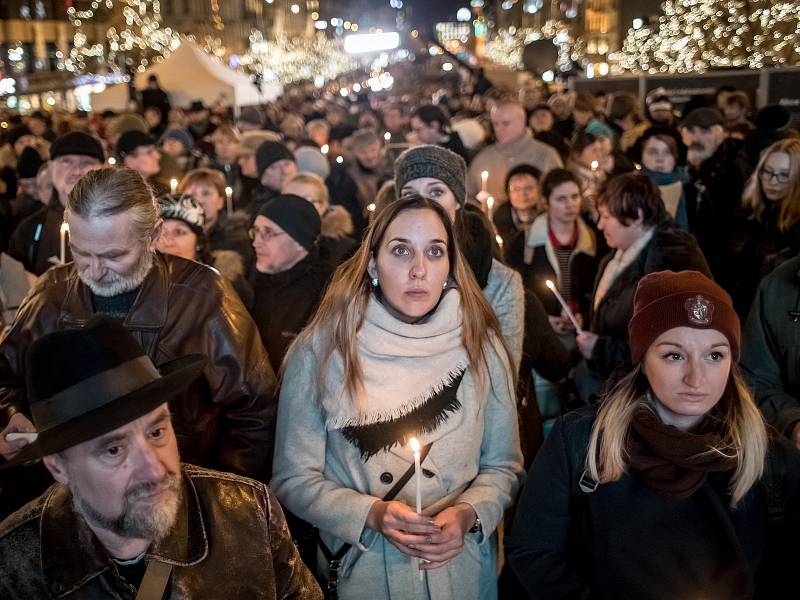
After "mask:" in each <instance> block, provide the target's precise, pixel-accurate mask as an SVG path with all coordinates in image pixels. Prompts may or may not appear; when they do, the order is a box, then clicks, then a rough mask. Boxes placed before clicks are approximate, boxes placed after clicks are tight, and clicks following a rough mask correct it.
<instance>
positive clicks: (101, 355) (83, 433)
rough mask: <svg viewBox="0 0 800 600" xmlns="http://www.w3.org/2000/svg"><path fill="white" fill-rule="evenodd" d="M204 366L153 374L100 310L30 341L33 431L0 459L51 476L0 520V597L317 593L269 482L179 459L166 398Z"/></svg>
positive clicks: (313, 597) (169, 365)
mask: <svg viewBox="0 0 800 600" xmlns="http://www.w3.org/2000/svg"><path fill="white" fill-rule="evenodd" d="M205 362H206V359H205V357H204V356H203V355H201V354H191V355H187V356H182V357H178V358H173V359H172V360H170V361H167V362H166V363H164V364H163V365H162V366H161V369H157V368H156V367H155V365H154V364H153V362H152V361H151V360H150V358H149V357H148V356H147V355H146V354H144V353H143V352H142V350H141V348H140V347H139V344H138V342H137V340H136V339H135V338H134V337H133V336H132V335H131V334H130V333H129V332H128V331H126V329H125V327H124V326H123V325H122V324H121V323H120V322H119V321H117V320H113V319H110V318H108V317H102V316H97V317H93V318H92V319H91V320H90V321H89V322H88V323H87V324H86V326H85V327H84V328H82V329H73V330H66V331H58V332H54V333H49V334H46V335H44V336H42V337H41V338H39V339H38V340H37V341H35V342H34V343H33V344H32V345H31V348H30V351H29V353H28V367H29V368H28V372H27V380H28V381H27V382H28V391H29V395H30V409H31V415H32V418H33V422H34V424H35V427H36V429H37V430H38V431H39V433H38V435H36V436H35V439H32V440H30V443H29V444H28V445H27V446H26V447H25V448H24V449H22V450H21V451H20V452H19V453H18V454H17V456H16V457H15V458H14V459H13V460H12V461H10V462H9V463H7V464H6V465H5V466H4V467H3V468H8V467H14V466H17V465H22V464H25V463H27V462H29V461H31V460H35V459H42V460H43V461H44V464H45V466H46V467H47V469H48V470H49V471H50V473H51V474H52V475H53V477H54V478H55V480H56V482H57V483H56V484H55V485H53V486H51V487H50V488H49V489H48V490H47V491H46V492H45V493H44V494H43V495H42V496H40V497H39V498H37V499H36V500H34V501H33V502H31V503H29V504H28V505H27V506H25V507H24V508H22V509H20V510H18V511H17V512H15V513H14V514H13V515H11V516H10V517H9V518H8V519H6V520H5V521H3V522H2V523H0V564H2V565H3V576H2V577H0V598H4V599H7V600H15V599H25V600H28V599H31V598H65V599H68V598H75V599H77V598H110V599H125V600H128V599H133V598H134V596H135V597H136V598H137V600H138V599H142V600H144V599H146V600H160V599H161V598H163V597H164V596H165V594H166V596H167V597H169V598H177V597H180V598H186V599H192V598H212V597H213V598H252V599H257V600H258V599H264V600H273V599H278V598H287V599H288V598H297V599H308V600H320V599H321V598H322V592H321V591H320V589H319V587H318V585H317V583H316V582H315V581H314V578H313V576H312V575H311V573H310V572H309V570H308V569H307V568H306V566H305V565H304V564H303V563H302V561H301V560H300V557H299V555H298V553H297V549H296V548H295V546H294V544H293V543H292V540H291V537H290V535H289V531H288V528H287V526H286V522H285V520H284V517H283V513H282V512H281V509H280V506H279V505H278V502H277V501H276V500H275V498H274V496H273V495H272V492H271V491H270V490H269V489H268V488H267V486H266V485H264V484H263V483H258V482H257V481H254V480H252V479H248V478H246V477H239V476H236V475H231V474H226V473H219V472H216V471H211V470H208V469H202V468H199V467H193V466H191V465H181V462H180V456H179V454H178V445H177V441H176V439H175V431H174V430H173V428H172V423H171V420H170V411H169V408H168V406H167V403H168V401H169V400H170V399H171V397H172V396H173V395H174V394H176V393H179V392H180V391H181V390H184V389H185V388H187V387H188V386H189V385H191V383H192V381H194V380H195V379H196V378H197V377H198V376H199V375H200V374H201V373H202V370H203V367H204V363H205Z"/></svg>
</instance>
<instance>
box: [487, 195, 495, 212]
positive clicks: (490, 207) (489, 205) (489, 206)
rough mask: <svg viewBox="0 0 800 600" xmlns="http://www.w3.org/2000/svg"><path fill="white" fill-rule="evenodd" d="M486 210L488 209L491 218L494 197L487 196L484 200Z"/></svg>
mask: <svg viewBox="0 0 800 600" xmlns="http://www.w3.org/2000/svg"><path fill="white" fill-rule="evenodd" d="M486 208H488V209H489V215H490V216H491V214H492V209H493V208H494V196H489V197H488V198H487V199H486Z"/></svg>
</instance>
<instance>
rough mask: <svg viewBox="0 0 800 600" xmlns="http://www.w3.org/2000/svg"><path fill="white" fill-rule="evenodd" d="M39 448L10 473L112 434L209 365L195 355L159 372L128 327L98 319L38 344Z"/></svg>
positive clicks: (34, 376)
mask: <svg viewBox="0 0 800 600" xmlns="http://www.w3.org/2000/svg"><path fill="white" fill-rule="evenodd" d="M26 362H27V369H26V380H27V381H26V383H27V386H28V396H29V397H30V410H31V418H32V420H33V424H34V426H35V427H36V430H37V431H38V435H37V437H36V440H35V441H34V442H33V443H31V444H28V445H27V446H25V447H24V448H22V450H20V451H19V453H18V454H17V455H16V456H15V457H14V458H13V459H12V460H10V461H9V462H7V463H5V464H4V465H2V466H1V467H0V470H1V469H5V468H8V467H13V466H16V465H20V464H24V463H27V462H30V461H32V460H35V459H39V458H42V457H44V456H48V455H50V454H55V453H57V452H61V451H63V450H66V449H67V448H71V447H72V446H76V445H78V444H80V443H82V442H85V441H87V440H91V439H94V438H96V437H98V436H101V435H103V434H105V433H108V432H109V431H113V430H114V429H117V428H119V427H122V426H123V425H127V424H128V423H130V422H131V421H135V420H136V419H138V418H139V417H141V416H143V415H145V414H147V413H148V412H150V411H152V410H154V409H155V408H157V407H158V406H160V405H161V404H164V403H165V402H167V401H168V400H170V399H171V398H173V397H174V396H175V395H176V394H178V393H179V392H181V391H183V390H184V389H186V388H187V387H188V386H189V385H190V384H191V383H192V382H193V381H194V380H195V379H197V377H198V376H199V375H200V373H201V372H202V370H203V367H204V365H205V363H206V358H205V356H203V355H202V354H192V355H189V356H185V357H181V358H178V359H175V360H172V361H170V362H168V363H165V364H164V365H162V366H161V368H160V370H159V369H156V367H155V365H154V364H153V362H152V361H151V360H150V358H149V357H148V356H147V355H146V354H145V353H144V352H142V349H141V348H140V347H139V344H138V343H137V342H136V339H135V338H134V337H133V336H132V335H131V334H130V333H129V332H128V331H126V330H125V328H124V327H123V326H122V324H121V323H119V322H118V321H115V320H113V319H109V318H108V317H102V316H97V317H93V318H92V319H91V320H90V321H89V322H88V323H87V324H86V326H85V327H83V328H81V329H71V330H66V331H56V332H53V333H50V334H47V335H44V336H42V337H41V338H39V339H38V340H36V341H35V342H34V343H33V344H32V345H31V347H30V349H29V350H28V354H27V356H26Z"/></svg>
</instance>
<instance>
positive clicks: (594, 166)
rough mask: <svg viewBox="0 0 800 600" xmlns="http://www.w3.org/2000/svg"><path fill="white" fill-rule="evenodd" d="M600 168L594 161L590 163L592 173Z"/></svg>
mask: <svg viewBox="0 0 800 600" xmlns="http://www.w3.org/2000/svg"><path fill="white" fill-rule="evenodd" d="M599 166H600V163H599V162H597V161H596V160H593V161H592V171H597V168H598V167H599Z"/></svg>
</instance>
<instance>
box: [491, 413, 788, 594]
mask: <svg viewBox="0 0 800 600" xmlns="http://www.w3.org/2000/svg"><path fill="white" fill-rule="evenodd" d="M594 419H595V413H594V410H593V409H590V408H585V409H581V410H579V411H575V412H572V413H569V414H567V415H565V416H564V417H561V418H560V419H559V420H558V421H557V422H556V424H555V426H554V428H553V430H552V432H551V433H550V435H549V436H548V438H547V440H546V441H545V443H544V445H543V446H542V449H541V450H540V452H539V454H538V455H537V457H536V460H535V462H534V463H533V466H532V467H531V469H530V471H529V474H528V481H527V485H526V486H525V488H524V489H523V491H522V494H521V496H520V499H519V503H518V504H517V511H516V515H515V520H514V525H513V527H512V529H511V533H510V534H509V535H508V536H507V537H506V556H507V558H508V560H509V562H510V564H511V566H512V568H513V569H514V571H515V572H516V574H517V576H518V577H519V580H520V582H521V583H522V585H523V586H524V587H525V588H526V589H527V591H528V593H529V594H530V597H531V598H536V599H537V600H563V599H566V598H571V599H581V600H606V599H607V600H612V599H614V600H617V599H622V598H624V599H625V600H677V599H679V598H680V599H682V600H685V599H689V598H707V599H709V600H746V599H751V598H756V599H759V600H762V599H763V600H776V599H779V598H794V597H795V596H796V595H797V594H796V587H797V583H796V577H795V575H794V573H795V568H796V567H795V565H796V562H797V561H796V557H795V555H794V552H793V551H792V548H793V547H794V545H795V544H796V540H797V537H798V535H800V493H799V488H798V485H799V484H800V454H798V452H797V451H796V450H795V449H793V448H791V447H790V446H789V444H788V443H786V442H783V441H781V440H780V439H779V438H777V436H775V437H774V438H773V440H772V442H771V444H770V448H769V455H768V459H767V465H769V467H768V468H771V469H774V471H775V472H776V473H781V475H782V476H781V477H778V476H776V477H774V478H771V479H770V480H766V479H762V480H760V481H758V482H757V483H756V484H754V485H753V487H752V488H750V491H749V492H748V493H747V495H746V496H745V497H744V499H742V500H741V501H740V503H739V505H738V507H737V508H736V509H732V508H731V507H730V494H729V489H728V488H729V485H730V478H731V476H732V474H733V473H732V472H731V471H728V472H716V473H711V474H709V476H708V478H707V479H706V480H705V482H704V483H703V484H702V485H701V487H700V488H699V489H698V490H697V491H696V492H694V494H692V495H691V496H690V497H689V498H687V499H685V500H674V499H672V498H669V497H667V496H664V495H661V494H659V493H657V492H655V491H654V490H652V489H651V488H650V487H648V486H647V485H646V484H645V483H644V482H643V481H642V480H641V479H639V478H638V477H636V476H633V475H630V474H627V473H626V474H624V475H623V476H622V477H621V478H620V479H619V480H618V481H614V482H610V483H604V484H600V485H598V486H597V488H596V489H595V490H594V491H591V492H589V493H586V492H584V491H583V489H582V488H581V486H580V482H581V481H582V474H584V470H585V461H586V452H587V448H588V444H589V435H590V433H591V429H592V425H593V423H594ZM777 482H780V485H781V488H782V489H781V490H780V492H779V493H778V497H777V499H776V500H775V501H774V502H769V501H768V493H769V492H768V490H771V489H774V488H773V487H772V486H773V485H774V484H775V483H777ZM589 483H590V484H593V483H594V482H593V481H591V479H590V480H589ZM587 489H591V485H589V486H588V487H587ZM774 508H779V509H780V510H781V512H782V518H783V523H782V525H781V526H780V527H775V526H772V527H771V526H770V514H771V513H772V511H773V509H774ZM774 514H778V511H777V510H776V511H775V513H774Z"/></svg>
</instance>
